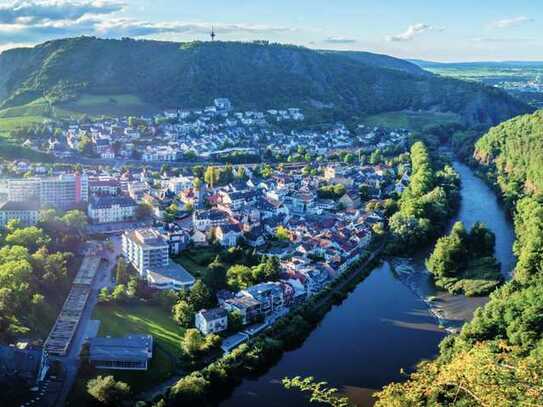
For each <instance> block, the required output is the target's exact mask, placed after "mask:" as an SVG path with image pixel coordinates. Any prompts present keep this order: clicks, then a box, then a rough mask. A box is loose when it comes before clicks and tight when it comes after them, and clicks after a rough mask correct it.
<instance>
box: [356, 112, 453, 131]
mask: <svg viewBox="0 0 543 407" xmlns="http://www.w3.org/2000/svg"><path fill="white" fill-rule="evenodd" d="M362 122H363V123H364V124H366V125H368V126H380V127H388V128H403V129H410V130H421V129H423V128H424V127H426V126H431V125H440V124H450V123H458V122H460V118H459V117H458V115H456V114H454V113H438V112H435V113H434V112H408V111H401V112H389V113H380V114H375V115H371V116H366V117H365V118H364V119H363V120H362Z"/></svg>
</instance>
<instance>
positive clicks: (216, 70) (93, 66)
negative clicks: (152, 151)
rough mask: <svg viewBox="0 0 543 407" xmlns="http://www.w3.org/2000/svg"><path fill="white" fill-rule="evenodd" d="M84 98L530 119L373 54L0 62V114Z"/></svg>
mask: <svg viewBox="0 0 543 407" xmlns="http://www.w3.org/2000/svg"><path fill="white" fill-rule="evenodd" d="M87 94H92V95H106V96H108V95H132V96H135V97H136V98H139V99H140V100H142V101H143V102H144V103H147V104H152V105H154V106H157V107H160V108H171V107H184V108H190V107H201V106H204V105H206V104H209V103H210V100H212V99H213V98H215V97H229V98H230V99H231V100H232V102H233V103H234V104H235V105H236V106H237V107H238V108H257V109H266V108H272V107H273V108H285V107H302V108H311V107H313V108H317V109H329V110H334V111H337V112H341V113H342V114H343V115H345V116H347V115H352V114H356V115H360V114H364V113H367V114H373V113H381V112H389V111H399V110H415V111H439V112H454V113H457V114H459V115H460V116H461V117H462V119H463V120H464V122H465V123H466V124H469V125H472V126H479V125H483V126H490V125H493V124H497V123H499V122H501V121H503V120H506V119H509V118H511V117H513V116H516V115H518V114H521V113H526V112H528V111H529V107H528V106H527V105H525V104H524V103H522V102H520V101H518V100H516V99H514V98H512V97H510V96H508V95H507V94H505V93H504V92H502V91H500V90H497V89H494V88H489V87H484V86H481V85H478V84H475V83H467V82H461V81H458V80H454V79H447V78H441V77H437V76H434V75H431V74H425V73H424V72H423V71H421V70H420V69H419V68H417V67H415V66H414V65H412V64H410V63H408V62H405V61H400V60H396V59H393V58H391V57H386V56H379V55H376V54H365V53H341V52H325V51H314V50H310V49H306V48H302V47H295V46H288V45H278V44H268V43H262V42H258V43H241V42H212V43H211V42H192V43H173V42H158V41H143V40H142V41H136V40H131V39H124V40H103V39H96V38H91V37H79V38H70V39H64V40H57V41H50V42H47V43H44V44H41V45H38V46H36V47H34V48H31V49H15V50H9V51H6V52H4V53H3V54H2V55H0V109H2V108H7V107H14V106H22V105H26V104H29V103H31V102H33V101H35V100H39V99H40V98H46V100H47V101H49V102H52V103H55V104H59V103H62V102H67V101H75V100H77V99H78V98H80V97H81V96H82V95H87ZM41 100H43V99H41Z"/></svg>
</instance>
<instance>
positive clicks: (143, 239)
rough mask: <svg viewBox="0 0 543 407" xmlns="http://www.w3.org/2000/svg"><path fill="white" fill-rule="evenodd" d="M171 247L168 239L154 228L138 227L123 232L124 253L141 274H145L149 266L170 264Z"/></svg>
mask: <svg viewBox="0 0 543 407" xmlns="http://www.w3.org/2000/svg"><path fill="white" fill-rule="evenodd" d="M169 248H170V246H169V245H168V242H167V241H166V239H164V237H163V236H162V235H161V234H160V232H159V231H158V230H155V229H153V228H146V229H136V230H133V231H129V232H125V233H124V234H123V241H122V252H123V255H124V257H126V260H127V261H128V262H129V263H130V264H132V265H133V266H134V268H135V269H136V270H137V271H138V272H139V273H140V275H141V276H145V272H146V270H147V269H149V268H157V267H165V266H168V265H169V264H170V257H169V254H168V253H169Z"/></svg>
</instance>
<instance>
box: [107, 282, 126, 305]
mask: <svg viewBox="0 0 543 407" xmlns="http://www.w3.org/2000/svg"><path fill="white" fill-rule="evenodd" d="M111 299H112V300H113V301H115V302H118V303H122V302H124V301H126V300H127V294H126V286H125V285H124V284H118V285H116V286H115V288H114V289H113V292H112V293H111Z"/></svg>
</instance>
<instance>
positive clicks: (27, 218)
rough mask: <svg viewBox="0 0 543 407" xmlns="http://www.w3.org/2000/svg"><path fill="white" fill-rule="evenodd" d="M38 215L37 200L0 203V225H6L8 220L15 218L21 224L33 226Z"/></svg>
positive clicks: (38, 204) (38, 206)
mask: <svg viewBox="0 0 543 407" xmlns="http://www.w3.org/2000/svg"><path fill="white" fill-rule="evenodd" d="M39 217H40V203H39V202H38V201H36V200H35V201H20V202H17V201H7V202H4V203H2V204H0V226H6V225H7V224H8V222H9V221H10V220H17V221H19V222H20V224H21V225H23V226H33V225H35V224H37V223H38V221H39Z"/></svg>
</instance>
